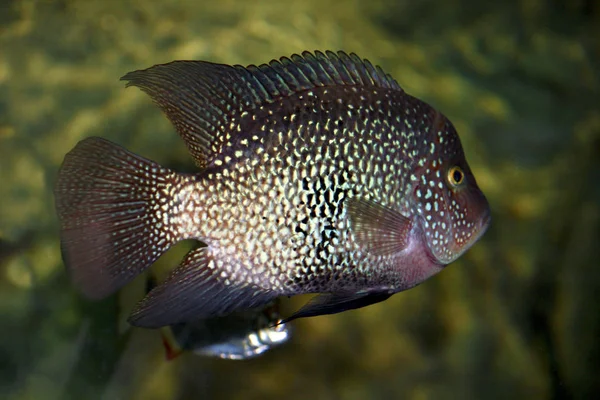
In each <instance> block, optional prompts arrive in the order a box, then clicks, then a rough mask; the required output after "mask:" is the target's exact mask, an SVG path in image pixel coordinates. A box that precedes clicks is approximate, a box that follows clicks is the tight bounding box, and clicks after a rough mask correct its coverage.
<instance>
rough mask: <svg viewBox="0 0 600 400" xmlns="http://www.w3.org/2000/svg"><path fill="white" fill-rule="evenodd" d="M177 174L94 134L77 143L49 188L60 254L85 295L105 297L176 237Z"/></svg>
mask: <svg viewBox="0 0 600 400" xmlns="http://www.w3.org/2000/svg"><path fill="white" fill-rule="evenodd" d="M182 180H183V176H182V175H178V174H176V173H175V172H172V171H170V170H168V169H166V168H163V167H161V166H160V165H158V164H156V163H154V162H152V161H149V160H146V159H144V158H142V157H139V156H137V155H135V154H133V153H130V152H129V151H127V150H125V149H123V148H122V147H120V146H117V145H116V144H114V143H111V142H109V141H107V140H104V139H101V138H88V139H85V140H82V141H81V142H79V143H78V144H77V145H76V146H75V148H74V149H73V150H71V151H70V152H69V153H68V154H67V155H66V156H65V159H64V162H63V165H62V167H61V169H60V171H59V175H58V181H57V184H56V187H55V190H54V196H55V202H56V211H57V213H58V218H59V220H60V228H61V232H60V238H61V247H62V253H63V260H64V263H65V265H66V267H67V269H68V270H69V271H70V273H71V275H72V278H73V281H74V283H75V285H76V286H77V287H78V288H79V289H80V290H81V291H82V292H83V294H84V295H86V296H87V297H89V298H92V299H100V298H103V297H106V296H108V295H110V294H112V293H113V292H115V291H116V290H117V289H119V288H120V287H121V286H123V285H125V284H126V283H127V282H129V281H130V280H131V279H133V278H134V277H135V276H137V275H138V274H140V273H141V272H142V271H144V270H145V269H146V268H148V267H149V266H150V265H151V264H152V263H154V261H156V259H158V257H160V256H161V255H162V254H163V253H164V252H165V251H167V250H168V249H169V247H170V246H171V245H173V244H174V243H176V242H177V241H179V240H181V239H183V238H182V237H179V236H178V233H177V230H176V229H174V227H173V226H172V225H170V224H169V221H170V220H171V219H172V218H171V217H172V216H170V215H169V211H170V210H169V209H166V208H165V207H164V206H165V205H166V204H169V203H170V202H171V200H172V193H174V190H175V189H176V187H177V185H178V184H179V183H181V182H182Z"/></svg>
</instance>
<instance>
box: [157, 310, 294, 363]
mask: <svg viewBox="0 0 600 400" xmlns="http://www.w3.org/2000/svg"><path fill="white" fill-rule="evenodd" d="M280 322H281V318H280V314H279V299H275V301H273V302H272V303H269V304H267V305H266V306H265V307H259V308H255V309H251V310H243V311H239V312H235V313H231V314H229V315H225V316H221V317H214V318H209V319H202V320H196V321H191V322H186V323H181V324H176V325H172V326H170V327H169V328H164V329H165V331H164V333H163V343H164V345H165V349H166V352H167V358H169V359H172V358H174V357H176V356H178V355H179V354H181V353H182V352H184V351H191V352H193V353H195V354H198V355H202V356H210V357H218V358H225V359H229V360H245V359H248V358H253V357H256V356H258V355H261V354H263V353H264V352H266V351H268V350H270V349H272V348H273V347H276V346H279V345H281V344H283V343H285V342H287V341H288V340H289V339H290V337H291V328H290V327H289V325H288V324H282V323H280Z"/></svg>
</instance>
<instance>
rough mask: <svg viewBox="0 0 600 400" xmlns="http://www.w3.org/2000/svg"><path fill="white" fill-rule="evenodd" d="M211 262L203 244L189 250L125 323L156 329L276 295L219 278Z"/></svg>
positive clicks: (245, 306)
mask: <svg viewBox="0 0 600 400" xmlns="http://www.w3.org/2000/svg"><path fill="white" fill-rule="evenodd" d="M211 261H212V257H211V254H210V250H209V249H208V248H207V247H200V248H198V249H195V250H192V251H190V252H189V253H188V254H187V255H186V257H185V258H184V260H183V261H182V263H181V265H179V266H178V267H177V268H176V269H175V270H174V271H173V272H172V273H171V275H170V276H169V277H168V278H167V279H166V280H165V282H163V283H161V284H160V285H158V286H157V287H155V288H154V289H152V290H151V291H150V293H148V295H147V296H146V297H145V298H144V299H143V300H142V301H141V302H140V303H138V305H137V306H136V308H135V309H134V311H133V312H132V314H131V316H130V317H129V323H131V324H132V325H134V326H139V327H144V328H159V327H163V326H167V325H174V324H178V323H184V322H189V321H192V320H199V319H204V318H211V317H216V316H222V315H227V314H230V313H232V312H234V311H238V310H244V309H248V308H253V307H257V306H260V305H264V304H267V303H269V302H270V301H272V300H273V299H274V298H275V297H277V293H275V292H273V291H269V290H266V289H263V288H260V287H258V286H256V285H255V284H253V283H250V282H238V281H236V280H229V279H228V278H226V277H223V276H222V275H221V272H222V271H221V270H220V269H218V268H215V267H214V264H215V263H214V262H211ZM229 267H232V269H235V268H233V267H235V266H229Z"/></svg>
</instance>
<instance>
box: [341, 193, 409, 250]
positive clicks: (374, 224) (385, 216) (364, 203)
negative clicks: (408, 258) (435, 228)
mask: <svg viewBox="0 0 600 400" xmlns="http://www.w3.org/2000/svg"><path fill="white" fill-rule="evenodd" d="M346 207H347V209H348V216H349V219H350V223H351V228H352V232H353V234H354V238H355V240H356V241H357V242H358V244H359V245H360V246H361V247H362V248H364V249H365V250H367V251H369V252H370V253H372V254H375V255H380V256H387V255H392V254H395V253H398V252H400V251H402V250H404V249H405V248H406V246H407V245H408V234H409V232H410V230H411V228H412V223H411V220H410V219H408V218H407V217H405V216H403V215H402V214H400V213H399V212H398V211H396V210H393V209H391V208H388V207H385V206H383V205H381V204H379V203H377V202H375V201H372V200H364V199H358V198H352V199H349V200H348V202H347V203H346Z"/></svg>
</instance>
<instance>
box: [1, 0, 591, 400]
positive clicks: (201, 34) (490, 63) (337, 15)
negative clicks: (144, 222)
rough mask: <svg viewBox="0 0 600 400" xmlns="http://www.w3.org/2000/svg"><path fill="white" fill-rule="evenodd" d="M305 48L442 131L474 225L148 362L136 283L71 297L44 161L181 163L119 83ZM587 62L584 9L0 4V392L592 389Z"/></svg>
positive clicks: (462, 393) (314, 1)
mask: <svg viewBox="0 0 600 400" xmlns="http://www.w3.org/2000/svg"><path fill="white" fill-rule="evenodd" d="M316 49H321V50H325V49H331V50H338V49H342V50H345V51H347V52H356V53H358V54H359V55H360V56H361V57H365V58H368V59H370V60H371V61H372V62H373V63H374V64H379V65H381V66H382V67H383V68H384V69H385V70H386V71H388V72H390V73H391V74H392V75H393V76H394V77H395V78H396V79H397V80H398V82H399V83H400V84H401V85H402V86H403V87H404V88H405V90H406V91H407V92H409V93H410V94H412V95H414V96H417V97H419V98H421V99H424V100H426V101H428V102H430V103H431V104H432V105H434V106H435V107H436V108H438V109H439V110H441V111H442V112H443V113H445V114H446V115H447V116H448V117H449V118H450V119H451V120H452V121H453V122H454V124H455V125H456V127H457V129H458V131H459V133H460V135H461V138H462V140H463V144H464V147H465V151H466V153H467V156H468V159H469V162H470V165H471V167H472V169H473V171H474V173H475V175H476V177H477V179H478V182H479V184H480V186H481V188H482V189H483V191H484V192H485V193H486V195H487V196H488V199H489V200H490V203H491V206H492V209H493V223H492V226H491V228H490V230H489V231H488V233H487V234H486V235H485V237H484V238H483V239H482V240H481V242H479V243H478V244H477V245H476V246H475V247H474V248H473V249H472V250H470V251H469V252H468V253H467V254H466V255H465V256H464V257H462V258H461V259H460V260H459V261H458V262H456V263H454V264H453V265H451V266H450V267H448V268H447V269H446V270H444V271H443V272H442V273H440V274H438V275H437V276H435V277H434V278H432V279H430V280H429V281H427V282H425V283H424V284H422V285H421V286H419V287H417V288H415V289H412V290H409V291H407V292H404V293H401V294H398V295H396V296H394V297H392V298H391V299H390V300H388V301H386V302H384V303H381V304H378V305H375V306H371V307H368V308H365V309H362V310H358V311H353V312H347V313H343V314H339V315H334V316H327V317H320V318H312V319H306V320H300V321H297V323H295V328H296V329H295V332H294V337H293V339H292V341H291V342H290V343H288V344H286V345H284V346H283V347H281V348H277V349H275V350H273V351H272V352H269V353H267V354H266V355H264V356H263V357H260V358H258V359H255V360H248V361H241V362H236V361H223V360H216V359H208V358H201V357H198V356H195V355H192V354H187V355H184V356H181V357H180V358H178V359H176V360H175V361H171V362H166V361H165V359H164V352H163V349H162V347H161V341H160V335H159V333H158V332H157V331H150V330H138V329H127V328H126V327H125V325H124V324H123V316H122V315H123V314H125V315H126V313H127V312H128V311H129V309H130V308H131V301H132V299H133V300H135V299H138V298H139V297H140V296H141V293H140V291H139V290H137V291H136V290H134V289H133V288H132V289H126V290H125V291H124V292H123V293H122V294H121V295H119V296H113V297H112V298H110V299H107V300H105V301H102V302H98V303H90V302H86V301H84V300H82V299H81V298H80V297H79V296H78V295H77V293H76V292H75V291H74V290H73V289H72V287H71V285H70V284H69V281H68V279H67V277H66V275H65V273H64V267H63V265H62V262H61V259H60V252H59V242H58V235H57V220H56V216H55V213H54V208H53V207H54V205H53V198H52V196H51V193H52V187H53V182H54V180H55V177H56V172H57V168H58V166H59V165H60V163H61V161H62V158H63V156H64V155H65V153H66V152H68V151H69V150H70V149H71V148H72V147H73V146H74V145H75V144H76V143H77V141H79V140H80V139H82V138H84V137H88V136H92V135H97V136H102V137H105V138H108V139H111V140H113V141H116V142H117V143H119V144H121V145H124V146H125V147H127V148H129V149H131V150H132V151H134V152H136V153H139V154H141V155H143V156H145V157H148V158H151V159H154V160H157V161H159V162H160V163H162V164H165V165H169V166H176V167H177V168H179V169H182V170H188V171H193V166H192V163H191V159H190V157H189V155H188V154H187V152H186V150H185V147H184V145H183V143H182V141H181V140H180V139H179V137H178V136H177V134H176V133H175V131H174V129H173V128H172V127H171V126H170V124H169V123H168V121H167V120H166V118H165V117H164V116H163V114H162V113H161V112H160V111H159V109H158V108H156V107H155V106H154V105H153V104H152V103H151V101H150V100H149V98H148V97H147V96H146V95H144V94H143V93H142V92H140V91H139V90H135V89H129V90H125V89H124V85H123V83H122V82H119V77H121V76H122V75H124V74H125V73H126V72H128V71H130V70H134V69H141V68H146V67H149V66H151V65H153V64H157V63H164V62H169V61H172V60H174V59H203V60H210V61H216V62H224V63H230V64H233V63H239V64H249V63H262V62H267V61H269V60H271V59H273V58H278V57H280V56H284V55H286V56H289V55H290V54H292V53H296V52H301V51H303V50H316ZM599 60H600V4H599V3H598V2H597V1H594V0H575V1H569V0H552V1H550V0H547V1H545V0H523V1H516V0H506V1H503V2H479V1H476V0H446V1H433V0H372V1H358V0H356V1H332V0H298V1H282V0H265V1H249V0H247V1H244V0H239V1H236V0H219V1H204V0H201V1H196V0H183V1H174V0H135V1H129V2H125V1H114V0H104V1H101V0H98V1H85V0H63V1H51V0H46V1H42V0H39V1H34V0H2V2H0V318H1V319H0V335H1V336H0V337H1V340H0V398H9V399H70V398H74V399H149V400H152V399H187V398H198V399H213V398H214V399H221V398H233V399H270V398H283V399H304V398H310V399H467V398H469V399H504V398H511V399H515V398H519V399H521V398H523V399H525V398H526V399H534V398H535V399H559V398H561V399H562V398H573V399H585V398H592V397H594V394H598V393H600V372H599V369H598V364H599V362H598V361H599V360H600V341H599V339H600V312H599V310H600V257H599V251H598V247H599V243H600V229H599V228H600V222H599V221H600V161H599V159H600V90H599V89H600V75H599ZM135 286H136V285H135V284H134V285H132V287H135ZM138 286H140V285H139V284H138ZM138 289H139V288H138ZM298 304H299V303H298V302H297V301H292V303H291V305H290V309H291V308H292V307H295V306H297V305H298Z"/></svg>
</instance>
